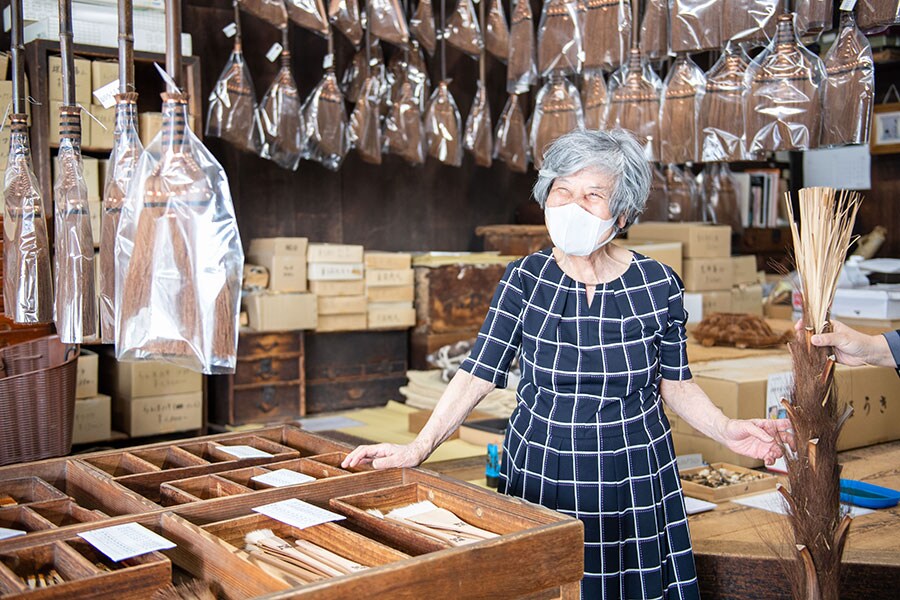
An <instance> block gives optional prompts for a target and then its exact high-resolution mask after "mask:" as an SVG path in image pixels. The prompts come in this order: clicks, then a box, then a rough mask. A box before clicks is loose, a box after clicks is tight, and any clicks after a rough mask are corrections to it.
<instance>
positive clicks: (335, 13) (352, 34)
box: [328, 0, 363, 48]
mask: <svg viewBox="0 0 900 600" xmlns="http://www.w3.org/2000/svg"><path fill="white" fill-rule="evenodd" d="M328 20H329V21H330V22H331V24H332V25H333V26H334V28H335V30H337V31H340V32H341V33H342V34H343V35H344V37H346V38H347V39H348V40H350V43H351V44H353V45H354V46H355V47H357V48H359V45H360V44H362V41H363V28H362V19H361V18H360V15H359V0H329V2H328Z"/></svg>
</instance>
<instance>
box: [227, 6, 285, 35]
mask: <svg viewBox="0 0 900 600" xmlns="http://www.w3.org/2000/svg"><path fill="white" fill-rule="evenodd" d="M288 1H290V0H288ZM238 2H239V3H240V5H241V8H243V9H244V10H246V11H247V12H248V13H250V14H251V15H253V16H255V17H259V18H260V19H262V20H263V21H266V22H267V23H269V24H271V25H274V26H275V27H277V28H278V29H284V28H285V27H287V23H288V16H287V8H286V7H285V4H284V3H285V0H238Z"/></svg>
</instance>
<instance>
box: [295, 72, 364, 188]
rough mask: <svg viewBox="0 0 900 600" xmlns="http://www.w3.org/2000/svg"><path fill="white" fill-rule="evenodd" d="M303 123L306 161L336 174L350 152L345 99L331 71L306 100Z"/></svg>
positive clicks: (326, 73)
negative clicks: (315, 162)
mask: <svg viewBox="0 0 900 600" xmlns="http://www.w3.org/2000/svg"><path fill="white" fill-rule="evenodd" d="M370 79H371V78H370ZM363 87H364V89H365V86H363ZM360 100H362V98H360ZM303 121H304V122H305V124H306V134H305V136H304V137H305V138H306V149H305V156H306V158H308V159H311V160H315V161H318V162H320V163H322V165H323V166H324V167H326V168H328V169H331V170H332V171H336V170H338V168H340V166H341V163H342V162H343V160H344V156H346V154H347V151H348V150H349V149H350V140H349V133H348V124H347V111H346V110H345V108H344V96H343V95H342V94H341V89H340V87H339V86H338V82H337V76H336V75H335V74H334V69H333V68H331V69H327V70H326V71H325V75H324V76H323V77H322V81H320V82H319V84H318V85H317V86H316V87H315V88H314V89H313V91H312V93H311V94H310V95H309V98H307V99H306V104H304V106H303Z"/></svg>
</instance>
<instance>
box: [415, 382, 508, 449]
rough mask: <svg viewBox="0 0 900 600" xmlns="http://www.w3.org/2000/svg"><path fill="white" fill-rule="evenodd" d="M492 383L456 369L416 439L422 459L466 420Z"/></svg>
mask: <svg viewBox="0 0 900 600" xmlns="http://www.w3.org/2000/svg"><path fill="white" fill-rule="evenodd" d="M494 387H496V386H494V384H493V383H490V382H488V381H485V380H483V379H479V378H478V377H475V376H474V375H471V374H469V373H467V372H466V371H463V370H459V371H457V372H456V375H454V376H453V379H451V380H450V384H449V385H448V386H447V389H446V390H444V393H443V394H442V395H441V399H440V400H438V403H437V405H436V406H435V407H434V412H433V413H432V414H431V417H430V418H429V419H428V422H427V423H426V424H425V427H423V428H422V431H421V432H419V435H418V436H416V439H415V441H414V442H413V444H415V445H417V446H419V447H420V448H421V450H422V451H423V453H424V455H425V457H427V456H429V455H430V454H431V453H432V452H434V450H435V448H437V447H438V446H440V445H441V444H442V443H443V442H444V441H445V440H446V439H447V438H448V437H450V435H451V434H452V433H453V432H454V431H456V429H457V428H458V427H459V426H460V425H462V422H463V421H465V420H466V417H467V416H469V413H470V412H472V409H474V408H475V406H476V405H477V404H478V403H479V402H481V400H482V399H483V398H484V397H485V396H487V395H488V394H489V393H490V392H491V391H492V390H493V389H494Z"/></svg>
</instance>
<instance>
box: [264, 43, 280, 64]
mask: <svg viewBox="0 0 900 600" xmlns="http://www.w3.org/2000/svg"><path fill="white" fill-rule="evenodd" d="M282 50H284V46H282V45H281V44H279V43H278V42H275V43H274V44H272V47H271V48H269V51H268V52H266V58H268V59H269V62H275V59H276V58H278V57H279V56H281V51H282Z"/></svg>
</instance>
